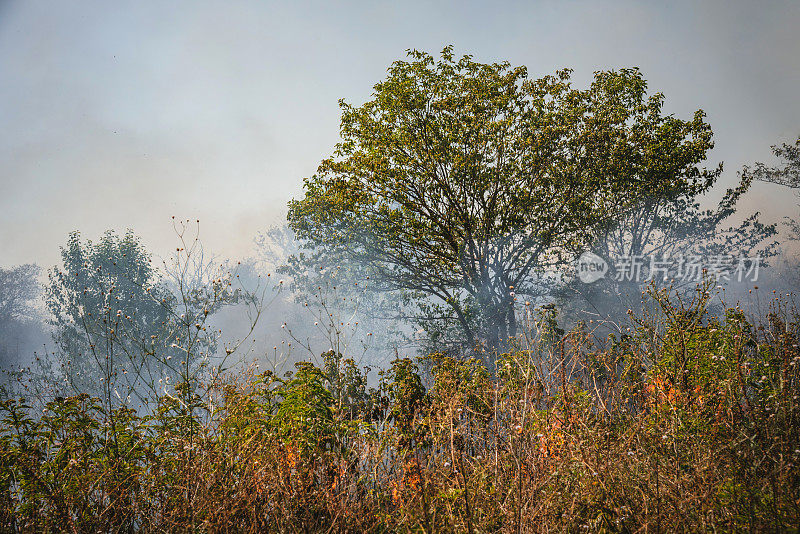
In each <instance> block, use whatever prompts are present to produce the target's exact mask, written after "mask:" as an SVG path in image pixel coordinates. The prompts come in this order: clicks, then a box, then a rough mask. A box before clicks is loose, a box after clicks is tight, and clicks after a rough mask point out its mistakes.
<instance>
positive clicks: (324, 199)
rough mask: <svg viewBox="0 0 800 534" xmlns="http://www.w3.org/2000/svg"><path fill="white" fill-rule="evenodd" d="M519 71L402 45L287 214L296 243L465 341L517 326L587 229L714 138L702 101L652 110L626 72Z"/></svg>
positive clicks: (657, 101)
mask: <svg viewBox="0 0 800 534" xmlns="http://www.w3.org/2000/svg"><path fill="white" fill-rule="evenodd" d="M569 78H570V71H568V70H563V71H558V72H556V73H555V74H554V75H550V76H545V77H543V78H539V79H529V78H528V74H527V70H526V69H525V67H512V66H511V65H510V64H509V63H507V62H503V63H491V64H484V63H478V62H475V61H473V60H472V58H471V57H470V56H464V57H462V58H460V59H456V58H455V57H454V55H453V52H452V49H451V48H446V49H445V50H444V51H443V52H442V54H441V57H440V59H438V60H436V59H435V58H434V57H432V56H431V55H429V54H427V53H424V52H418V51H410V52H409V53H408V60H407V61H402V60H401V61H396V62H395V63H393V64H392V65H391V67H390V68H389V70H388V75H387V77H386V79H385V80H384V81H382V82H380V83H378V84H377V85H375V86H374V92H373V94H372V98H371V100H370V101H368V102H366V103H365V104H363V105H361V106H353V105H350V104H347V103H345V102H344V101H341V102H340V106H341V109H342V119H341V129H340V130H341V137H342V139H341V141H340V142H339V143H338V144H337V145H336V150H335V152H334V154H333V156H332V157H330V158H328V159H326V160H324V161H323V162H322V163H321V165H320V166H319V169H318V171H317V174H315V175H314V176H312V177H310V178H307V179H306V180H305V196H304V197H303V198H302V199H300V200H295V201H293V202H291V203H290V209H289V222H290V225H291V227H292V229H293V230H294V231H295V232H296V233H297V235H298V237H299V238H301V239H302V240H304V244H305V246H307V247H309V248H312V249H327V250H339V251H345V252H346V254H347V257H348V258H349V259H350V260H352V261H356V262H358V263H359V264H361V265H364V266H367V267H368V268H369V269H370V270H371V271H372V272H374V273H375V275H376V278H377V279H378V280H380V281H381V283H382V284H383V285H384V287H386V288H388V289H401V290H409V291H412V292H415V293H416V294H418V295H423V296H425V297H428V298H431V297H432V298H434V299H438V300H440V301H441V303H442V304H443V305H444V306H446V307H447V308H449V309H450V310H452V312H453V315H454V317H455V319H456V320H457V321H458V324H459V326H460V328H461V330H462V332H463V338H464V339H465V341H466V344H467V345H469V346H471V347H475V346H478V345H481V344H483V345H484V346H489V347H490V348H498V347H500V346H501V345H502V344H503V342H504V340H505V339H507V338H508V337H509V336H514V335H515V334H516V330H517V325H516V319H515V295H517V294H518V295H523V294H530V293H535V292H536V291H537V286H538V284H537V280H538V279H539V275H541V273H542V272H543V271H544V270H545V269H548V268H549V269H552V268H556V267H558V266H560V265H563V264H564V262H566V261H567V260H568V259H569V258H570V256H571V254H573V253H574V252H575V251H577V250H579V249H580V248H582V247H583V246H584V245H585V244H586V243H587V242H588V241H589V240H591V236H592V229H593V228H595V227H596V226H597V225H598V224H600V223H601V222H603V221H604V220H607V219H608V218H609V217H613V216H614V215H615V214H616V213H618V211H619V210H620V209H621V208H623V207H624V206H627V205H629V204H630V203H631V202H632V201H635V199H636V198H637V197H638V196H639V192H640V191H641V190H642V189H643V188H645V186H647V187H646V189H653V185H652V184H658V188H662V189H664V190H670V189H682V188H695V187H699V186H700V184H702V183H704V182H706V181H707V180H708V179H709V178H708V173H707V172H706V171H705V170H704V169H701V168H699V167H698V164H700V162H702V161H703V160H704V159H705V155H706V152H707V151H708V150H709V149H710V148H711V147H712V146H713V145H712V140H711V138H712V133H711V129H710V127H709V126H708V124H707V123H706V122H705V121H704V114H703V112H702V111H698V112H696V113H695V115H694V117H693V118H692V119H691V120H688V121H684V120H680V119H677V118H675V117H673V116H670V115H664V114H663V113H662V104H663V96H662V95H661V94H655V95H652V96H648V95H647V84H646V82H645V80H644V78H643V77H642V75H641V74H640V73H639V71H638V70H636V69H623V70H620V71H610V72H597V73H595V76H594V80H593V82H592V83H591V85H590V86H589V87H588V88H586V89H575V88H573V87H572V86H571V84H570V80H569Z"/></svg>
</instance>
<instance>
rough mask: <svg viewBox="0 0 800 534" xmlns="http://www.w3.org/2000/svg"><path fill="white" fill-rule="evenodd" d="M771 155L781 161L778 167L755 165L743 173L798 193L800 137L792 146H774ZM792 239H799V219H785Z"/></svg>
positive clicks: (785, 144)
mask: <svg viewBox="0 0 800 534" xmlns="http://www.w3.org/2000/svg"><path fill="white" fill-rule="evenodd" d="M772 153H773V154H775V156H777V157H778V158H780V159H781V160H782V162H781V166H779V167H767V166H766V165H764V164H763V163H756V164H755V168H753V169H750V168H749V167H745V169H744V173H745V174H748V175H752V176H753V177H755V178H756V179H757V180H761V181H762V182H771V183H775V184H780V185H784V186H786V187H789V188H791V189H796V190H798V193H800V136H798V138H797V140H796V141H795V142H794V145H790V144H787V143H783V144H782V145H780V146H778V145H774V146H773V147H772ZM786 223H787V225H788V226H789V228H790V230H791V232H792V234H793V237H794V239H800V219H798V218H794V219H792V218H787V221H786Z"/></svg>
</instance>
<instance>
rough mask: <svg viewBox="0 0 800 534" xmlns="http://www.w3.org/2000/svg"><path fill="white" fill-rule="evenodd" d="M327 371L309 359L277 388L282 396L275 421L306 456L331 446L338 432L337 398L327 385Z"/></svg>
mask: <svg viewBox="0 0 800 534" xmlns="http://www.w3.org/2000/svg"><path fill="white" fill-rule="evenodd" d="M324 381H325V375H324V373H323V372H322V371H321V370H320V369H318V368H317V367H314V365H312V364H310V363H308V362H299V363H298V364H297V372H296V373H295V374H294V376H293V377H292V378H291V379H290V380H288V381H287V382H286V383H285V384H283V386H282V387H281V388H279V389H278V391H277V392H276V393H277V394H278V395H280V397H281V398H282V400H281V402H280V404H279V407H278V409H277V411H276V412H275V416H274V418H273V424H274V425H275V426H276V428H277V431H278V434H279V436H281V437H282V438H283V439H284V440H285V442H286V443H287V444H291V445H292V446H294V447H297V448H298V449H299V450H300V452H301V454H302V455H303V456H305V455H307V454H309V453H311V452H312V451H318V450H325V449H326V448H327V447H329V446H331V444H332V442H333V436H334V432H335V423H334V418H333V410H332V407H333V403H334V398H333V395H331V392H330V391H328V390H327V389H326V388H325V386H324Z"/></svg>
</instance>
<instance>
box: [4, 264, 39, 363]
mask: <svg viewBox="0 0 800 534" xmlns="http://www.w3.org/2000/svg"><path fill="white" fill-rule="evenodd" d="M38 276H39V267H38V266H36V265H33V264H27V265H19V266H17V267H13V268H11V269H0V367H1V368H3V369H8V368H9V367H11V366H12V365H13V364H15V363H19V362H20V361H21V359H22V356H23V355H22V352H23V351H24V349H23V348H24V347H25V348H27V347H30V338H31V337H34V336H35V332H34V331H35V330H37V329H36V328H35V327H33V325H34V324H35V323H36V319H38V317H37V313H36V309H35V306H34V301H35V300H36V298H37V297H38V296H39V291H40V288H39V282H38V281H37V277H38Z"/></svg>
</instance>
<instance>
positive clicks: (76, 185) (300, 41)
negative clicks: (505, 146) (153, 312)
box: [0, 0, 800, 267]
mask: <svg viewBox="0 0 800 534" xmlns="http://www.w3.org/2000/svg"><path fill="white" fill-rule="evenodd" d="M287 4H288V5H287ZM662 4H663V5H662ZM798 24H800V2H796V1H795V2H788V1H787V2H766V1H765V2H700V1H697V0H695V1H692V2H663V3H656V2H653V3H642V2H566V1H559V2H528V3H521V2H520V3H517V2H482V3H478V2H474V3H473V2H463V1H461V2H452V3H432V4H430V5H428V4H422V3H415V2H408V1H406V2H393V3H380V2H363V3H340V4H338V5H335V6H334V5H332V4H328V3H322V2H320V3H300V2H292V3H291V4H289V3H286V4H278V3H270V2H264V1H257V2H231V1H227V2H218V3H211V2H198V1H190V2H163V1H161V2H144V1H141V0H139V1H136V2H121V1H114V2H108V1H105V0H104V1H98V2H75V1H70V2H67V1H63V2H54V1H48V2H44V1H42V2H39V1H32V0H25V1H22V0H20V1H18V2H12V1H7V0H6V1H3V0H0V120H2V130H0V266H3V267H8V266H10V265H15V264H19V263H24V262H37V263H40V264H42V265H44V266H49V265H52V264H53V263H54V262H56V261H57V259H58V247H59V246H60V245H61V244H63V243H64V242H65V241H66V236H67V233H68V232H69V231H71V230H81V231H82V232H83V233H84V234H85V235H86V236H87V237H92V238H96V237H97V236H98V235H99V234H101V233H102V231H103V230H105V229H107V228H114V229H117V230H120V231H123V230H124V229H125V228H127V227H130V228H132V229H133V230H134V231H135V232H136V233H138V234H139V235H141V236H142V237H143V239H144V241H145V243H146V244H147V246H148V247H149V248H150V249H151V250H152V251H154V252H156V253H159V254H166V253H167V251H169V250H171V248H172V247H173V246H174V235H173V233H172V230H171V225H170V216H172V215H176V216H178V217H183V218H192V219H195V218H199V219H201V224H202V237H203V241H204V243H205V244H206V246H207V248H210V249H212V250H213V251H214V252H216V253H218V254H221V255H223V256H228V257H236V256H246V255H248V254H249V253H250V250H251V248H252V247H251V245H252V239H253V237H254V235H255V234H256V232H258V231H259V230H262V229H265V228H266V227H268V226H270V225H272V224H275V223H279V222H281V221H282V220H283V217H284V215H285V206H286V202H287V201H288V200H289V199H290V198H291V197H292V196H298V195H299V194H300V193H301V185H302V178H303V177H304V176H307V175H309V174H311V173H312V172H313V171H314V170H315V168H316V166H317V164H318V163H319V161H320V160H321V159H322V158H324V157H326V156H328V155H329V154H330V151H331V148H332V146H333V144H334V143H335V142H336V140H337V135H338V121H339V110H338V106H337V100H338V99H339V98H345V99H347V100H348V101H351V102H354V103H361V102H363V101H364V100H365V99H367V98H368V96H369V94H370V91H371V88H372V85H373V84H374V83H376V82H378V81H379V80H381V79H382V78H383V76H384V73H385V70H386V68H387V67H388V65H389V64H390V63H391V62H392V61H393V60H395V59H399V58H402V57H403V56H404V54H405V52H404V51H405V50H406V49H407V48H417V49H422V50H427V51H430V52H438V51H439V50H441V49H442V48H443V47H444V46H445V45H447V44H453V45H454V46H455V50H456V53H458V54H461V53H469V54H473V55H474V56H475V58H476V59H477V60H481V61H494V60H509V61H510V62H511V63H512V64H523V65H526V66H528V68H529V72H530V74H531V76H540V75H545V74H549V73H551V72H552V71H554V70H555V69H557V68H561V67H571V68H574V69H575V74H574V81H575V83H576V85H578V86H585V85H586V84H587V82H588V81H589V80H590V78H591V75H592V72H593V71H595V70H598V69H608V68H616V67H625V66H638V67H640V68H641V69H642V71H643V73H644V75H645V77H646V78H647V79H648V81H649V83H650V88H651V89H652V90H654V91H662V92H664V93H665V95H666V98H667V100H666V108H667V110H668V111H669V112H671V113H675V114H676V115H677V116H679V117H681V118H689V117H690V116H691V113H692V112H693V111H694V110H695V109H697V108H703V109H704V110H706V112H707V113H708V115H709V121H710V123H711V125H712V128H713V129H714V132H715V134H716V135H715V139H716V143H717V147H716V148H715V150H714V152H713V153H712V159H711V161H710V165H715V164H716V162H718V161H724V162H725V168H726V173H725V177H724V179H723V184H722V187H725V186H731V185H732V184H733V181H734V180H735V178H736V171H737V170H738V169H740V168H741V166H742V165H743V164H745V163H752V162H753V161H756V160H769V155H770V151H769V145H771V144H774V143H776V142H783V141H789V140H791V139H793V138H796V137H797V135H798V134H800V103H798V89H800V37H798V33H797V31H798V30H797V28H798ZM747 202H748V207H750V208H754V209H760V210H762V211H764V212H767V213H769V214H770V216H771V218H773V219H778V218H779V217H780V216H781V215H785V214H789V213H792V212H794V213H796V212H797V208H796V199H795V198H793V197H792V196H791V195H789V194H787V193H786V192H785V191H780V190H779V189H777V188H776V187H775V186H768V185H759V186H758V187H756V188H755V190H754V192H753V193H752V194H751V195H750V197H749V198H748V200H747Z"/></svg>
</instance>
